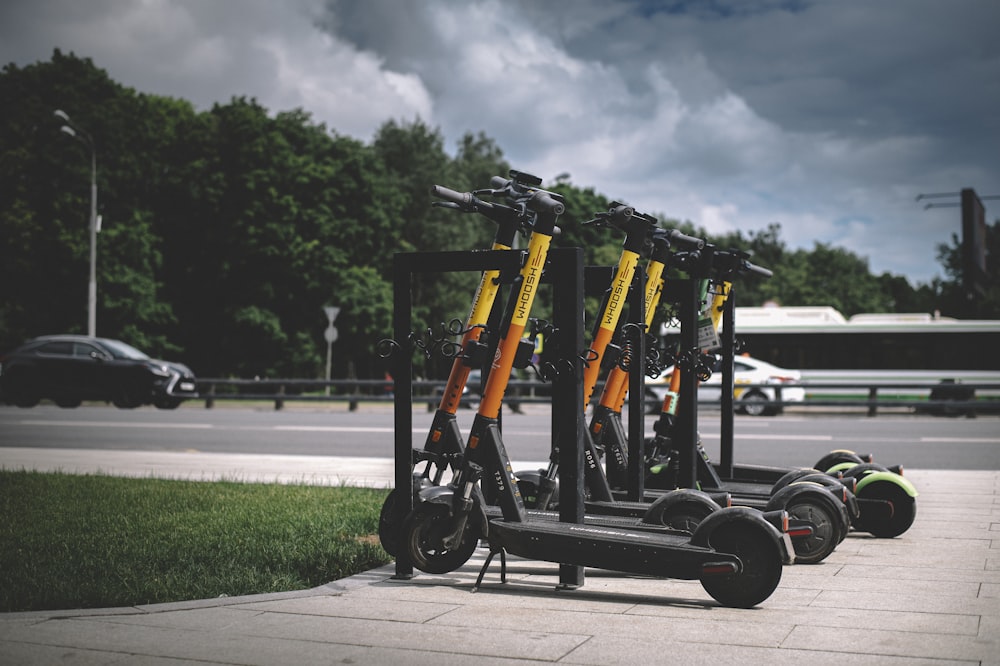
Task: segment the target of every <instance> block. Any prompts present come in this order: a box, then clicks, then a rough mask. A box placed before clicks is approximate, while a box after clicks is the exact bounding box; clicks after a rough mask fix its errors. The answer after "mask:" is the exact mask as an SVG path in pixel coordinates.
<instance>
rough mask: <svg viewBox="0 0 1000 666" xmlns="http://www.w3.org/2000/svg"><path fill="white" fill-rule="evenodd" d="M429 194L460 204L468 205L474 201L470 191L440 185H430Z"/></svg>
mask: <svg viewBox="0 0 1000 666" xmlns="http://www.w3.org/2000/svg"><path fill="white" fill-rule="evenodd" d="M431 194H432V195H433V196H435V197H437V198H438V199H444V200H445V201H451V202H452V203H457V204H458V205H460V206H468V205H470V204H472V202H473V201H475V197H473V196H472V192H456V191H455V190H452V189H449V188H447V187H444V186H442V185H434V186H433V187H431Z"/></svg>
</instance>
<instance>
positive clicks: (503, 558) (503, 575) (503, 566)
mask: <svg viewBox="0 0 1000 666" xmlns="http://www.w3.org/2000/svg"><path fill="white" fill-rule="evenodd" d="M497 553H500V582H501V583H506V582H507V551H505V550H504V549H503V546H500V547H499V548H496V549H494V548H493V547H492V546H490V554H489V555H487V556H486V561H485V562H483V568H482V569H480V570H479V577H478V578H476V584H475V585H473V586H472V591H473V592H478V591H479V586H480V584H482V582H483V576H485V575H486V570H487V569H489V568H490V562H492V561H493V557H494V556H495V555H496V554H497Z"/></svg>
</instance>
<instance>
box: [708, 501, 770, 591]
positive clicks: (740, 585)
mask: <svg viewBox="0 0 1000 666" xmlns="http://www.w3.org/2000/svg"><path fill="white" fill-rule="evenodd" d="M708 541H709V545H710V546H712V547H713V548H715V550H717V551H719V552H720V553H727V554H730V555H735V556H737V557H738V558H739V559H740V561H741V562H742V563H743V569H742V571H740V572H738V573H734V574H729V575H726V576H703V577H702V579H701V586H702V587H703V588H705V591H706V592H708V593H709V594H710V595H711V596H712V598H713V599H715V600H716V601H718V602H719V603H720V604H722V605H723V606H729V607H731V608H752V607H754V606H756V605H757V604H759V603H761V602H763V601H764V600H765V599H767V598H768V597H769V596H771V593H772V592H774V590H775V588H777V587H778V583H779V582H780V581H781V567H782V564H781V555H780V553H779V552H778V547H777V544H775V543H774V540H773V539H772V538H771V537H770V536H769V535H768V534H767V533H766V532H765V531H763V530H762V529H760V526H758V525H755V524H753V523H750V522H746V521H733V522H729V523H723V524H722V525H719V527H718V528H717V529H716V530H715V531H713V532H712V533H711V534H710V535H709V537H708Z"/></svg>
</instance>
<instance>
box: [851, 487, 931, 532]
mask: <svg viewBox="0 0 1000 666" xmlns="http://www.w3.org/2000/svg"><path fill="white" fill-rule="evenodd" d="M858 498H860V499H866V500H867V499H875V500H883V501H886V502H889V503H890V504H891V505H892V513H891V515H890V516H889V517H888V518H886V519H884V520H881V519H876V520H872V519H871V518H870V517H869V518H868V519H865V512H864V511H862V512H861V518H860V519H859V520H858V521H857V524H856V525H855V527H856V528H857V530H858V531H859V532H871V533H872V534H873V535H875V536H877V537H879V538H880V539H891V538H893V537H897V536H899V535H900V534H902V533H903V532H905V531H906V530H908V529H910V526H911V525H913V520H914V518H916V516H917V501H916V500H915V499H913V498H912V497H910V496H909V495H908V494H907V493H906V491H905V490H903V489H902V488H900V487H899V486H898V485H896V484H895V483H892V482H891V481H875V482H874V483H871V484H869V485H867V486H865V487H864V488H862V489H861V490H859V491H858Z"/></svg>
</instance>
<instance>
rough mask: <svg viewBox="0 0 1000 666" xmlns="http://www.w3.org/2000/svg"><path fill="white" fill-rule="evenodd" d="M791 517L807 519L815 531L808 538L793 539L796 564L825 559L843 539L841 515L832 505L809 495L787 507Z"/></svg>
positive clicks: (797, 499)
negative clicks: (835, 512) (837, 513)
mask: <svg viewBox="0 0 1000 666" xmlns="http://www.w3.org/2000/svg"><path fill="white" fill-rule="evenodd" d="M785 510H786V511H788V516H789V518H798V519H800V520H807V521H809V522H810V523H812V524H813V527H814V530H815V531H814V533H813V534H812V536H810V537H809V538H807V539H793V540H792V546H793V547H794V548H795V563H796V564H816V563H818V562H822V561H823V560H825V559H826V558H827V557H828V556H829V555H830V553H832V552H833V550H834V549H835V548H836V547H837V544H839V543H840V542H841V540H842V536H843V534H842V530H841V527H840V526H839V525H838V521H839V516H836V515H834V514H833V512H832V511H831V510H830V507H829V506H827V505H825V504H823V503H822V502H818V501H815V500H814V499H813V498H811V497H809V496H802V497H799V498H796V499H795V500H793V501H792V502H790V503H789V504H788V506H786V507H785Z"/></svg>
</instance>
